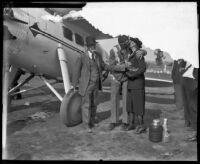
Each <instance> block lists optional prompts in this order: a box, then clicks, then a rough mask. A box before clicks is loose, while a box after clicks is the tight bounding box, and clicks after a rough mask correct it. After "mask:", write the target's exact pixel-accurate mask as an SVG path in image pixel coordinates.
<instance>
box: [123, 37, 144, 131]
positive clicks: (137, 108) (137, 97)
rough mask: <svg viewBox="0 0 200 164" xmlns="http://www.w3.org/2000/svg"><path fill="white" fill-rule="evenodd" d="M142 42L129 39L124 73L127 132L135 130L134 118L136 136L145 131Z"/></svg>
mask: <svg viewBox="0 0 200 164" xmlns="http://www.w3.org/2000/svg"><path fill="white" fill-rule="evenodd" d="M141 48H142V42H141V41H140V40H139V39H138V38H130V50H131V54H130V55H129V58H128V62H129V65H130V66H129V68H128V71H127V72H126V75H127V77H128V85H127V89H128V93H127V112H128V117H129V126H128V130H132V129H135V126H134V120H135V116H136V117H137V119H138V125H137V127H136V131H135V133H136V134H140V133H143V132H145V131H146V129H145V127H144V121H143V116H144V112H145V77H144V72H145V70H146V64H145V60H144V56H145V55H146V51H145V50H143V49H141Z"/></svg>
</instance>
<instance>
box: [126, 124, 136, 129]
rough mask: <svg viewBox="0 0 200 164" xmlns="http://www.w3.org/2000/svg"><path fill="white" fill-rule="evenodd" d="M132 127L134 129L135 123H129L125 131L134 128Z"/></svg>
mask: <svg viewBox="0 0 200 164" xmlns="http://www.w3.org/2000/svg"><path fill="white" fill-rule="evenodd" d="M134 129H135V125H134V124H130V125H128V127H127V131H130V130H134Z"/></svg>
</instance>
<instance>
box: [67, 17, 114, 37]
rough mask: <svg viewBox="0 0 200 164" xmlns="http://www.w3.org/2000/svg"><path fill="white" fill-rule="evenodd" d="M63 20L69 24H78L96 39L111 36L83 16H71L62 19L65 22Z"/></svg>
mask: <svg viewBox="0 0 200 164" xmlns="http://www.w3.org/2000/svg"><path fill="white" fill-rule="evenodd" d="M65 21H67V22H70V24H73V25H75V26H80V27H81V28H82V29H83V30H84V31H86V32H87V33H89V34H90V35H91V36H94V37H95V38H96V40H101V39H110V38H113V36H111V35H109V34H105V33H103V32H102V31H100V30H99V29H97V28H96V27H94V26H93V25H92V24H91V23H90V22H89V21H87V20H86V19H85V18H83V17H75V18H72V17H71V18H68V19H64V20H63V23H65Z"/></svg>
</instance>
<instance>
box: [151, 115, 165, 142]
mask: <svg viewBox="0 0 200 164" xmlns="http://www.w3.org/2000/svg"><path fill="white" fill-rule="evenodd" d="M162 138H163V127H162V125H161V123H160V120H159V119H154V120H153V123H152V124H151V125H150V127H149V140H150V141H152V142H161V141H162Z"/></svg>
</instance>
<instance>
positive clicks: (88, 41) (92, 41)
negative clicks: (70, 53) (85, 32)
mask: <svg viewBox="0 0 200 164" xmlns="http://www.w3.org/2000/svg"><path fill="white" fill-rule="evenodd" d="M96 43H97V42H96V39H95V38H94V37H92V36H88V37H86V45H87V46H94V45H96Z"/></svg>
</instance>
